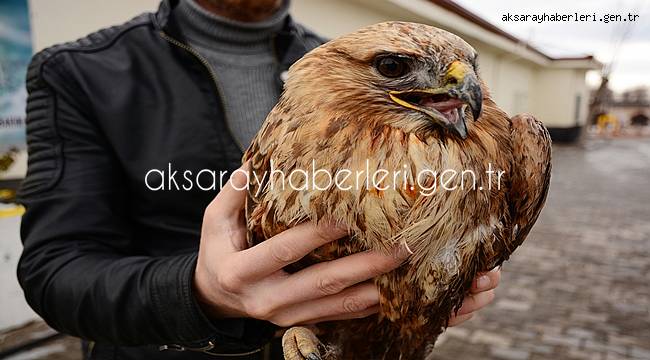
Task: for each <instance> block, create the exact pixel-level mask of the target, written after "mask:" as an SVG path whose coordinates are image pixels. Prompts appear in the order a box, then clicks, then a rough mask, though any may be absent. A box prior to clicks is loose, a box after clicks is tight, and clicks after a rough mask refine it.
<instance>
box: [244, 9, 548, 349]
mask: <svg viewBox="0 0 650 360" xmlns="http://www.w3.org/2000/svg"><path fill="white" fill-rule="evenodd" d="M550 159H551V146H550V138H549V135H548V132H547V131H546V129H545V128H544V126H543V125H542V124H541V123H540V122H539V121H537V120H535V119H534V118H533V117H532V116H530V115H517V116H515V117H512V118H510V117H509V116H508V115H506V113H505V112H504V111H502V110H501V109H499V107H498V106H497V105H496V104H495V103H494V101H493V100H492V98H491V97H490V94H489V91H488V89H487V86H486V85H485V84H484V83H483V82H482V81H481V78H480V76H479V74H478V70H477V53H476V51H475V50H474V49H473V48H472V47H471V46H470V45H469V44H467V43H466V42H465V41H463V40H462V39H460V38H459V37H457V36H455V35H453V34H451V33H449V32H446V31H443V30H440V29H437V28H434V27H431V26H427V25H422V24H414V23H405V22H386V23H380V24H376V25H372V26H369V27H366V28H363V29H361V30H359V31H356V32H354V33H351V34H349V35H346V36H343V37H341V38H338V39H335V40H333V41H330V42H328V43H326V44H324V45H322V46H320V47H319V48H316V49H314V50H313V51H312V52H310V53H308V54H307V55H305V56H304V57H303V58H302V59H301V60H300V61H298V62H297V63H296V64H294V65H293V66H292V67H291V69H290V70H289V75H288V78H287V81H286V83H285V90H284V92H283V94H282V96H281V99H280V101H279V103H278V104H277V106H276V107H275V108H274V109H273V110H272V111H271V113H270V114H269V116H268V118H267V119H266V122H265V123H264V125H263V126H262V129H261V130H260V132H259V133H258V135H257V136H256V138H255V139H254V140H253V142H252V144H251V146H250V147H249V149H248V150H247V152H246V153H245V155H244V160H245V161H250V164H251V165H250V166H251V172H252V173H254V174H251V177H250V178H251V179H252V178H253V175H255V177H256V178H258V179H262V181H252V180H251V181H250V184H249V185H250V186H249V196H248V200H247V204H246V216H247V222H248V240H249V243H250V244H251V245H254V244H257V243H259V242H261V241H264V240H265V239H268V238H269V237H271V236H273V235H275V234H277V233H279V232H281V231H283V230H286V229H287V228H289V227H292V226H295V225H296V224H299V223H302V222H305V221H316V222H318V221H331V220H334V221H336V222H338V223H341V224H343V225H345V226H347V227H348V228H349V229H350V233H349V236H348V237H346V238H344V239H341V240H339V241H338V242H335V243H332V244H330V245H328V246H326V247H324V248H321V249H317V250H316V251H314V252H313V253H312V254H310V255H308V256H307V257H305V258H303V259H302V260H301V261H300V262H299V263H297V264H294V265H295V266H292V267H291V268H287V269H286V270H287V271H299V270H300V269H301V268H303V267H305V266H308V265H310V264H313V263H316V262H320V261H328V260H333V259H336V258H339V257H342V256H346V255H349V254H352V253H356V252H360V251H366V250H376V251H383V252H386V253H389V252H390V251H391V249H394V248H395V247H396V246H399V245H403V246H405V247H406V248H407V249H408V250H409V251H411V252H412V254H411V256H410V257H409V259H408V260H407V262H406V263H405V264H404V265H402V266H401V267H400V268H398V269H397V270H395V271H393V272H390V273H388V274H384V275H382V276H380V277H378V278H376V279H375V283H376V285H377V286H378V288H379V290H380V311H379V313H378V314H376V315H373V316H370V317H367V318H364V319H356V320H347V321H339V322H332V323H324V324H319V325H318V338H316V336H315V335H314V333H312V332H311V331H310V330H307V329H305V328H292V329H289V330H288V331H287V332H286V333H285V335H284V338H283V348H284V352H285V357H286V358H287V359H289V360H302V359H318V358H328V359H423V358H425V356H426V355H427V353H428V352H429V351H430V350H431V348H432V346H433V344H434V342H435V340H436V338H437V336H438V335H439V334H440V333H442V331H444V329H445V327H446V326H447V324H448V321H449V317H450V316H451V314H452V313H453V311H457V310H458V309H459V307H460V305H461V303H462V300H463V298H464V296H465V294H466V293H467V291H468V290H469V288H470V287H471V283H472V279H473V278H474V277H475V275H476V274H477V272H481V271H487V270H489V269H491V268H493V267H494V266H496V265H499V264H501V263H502V262H503V261H505V260H507V259H508V257H509V256H510V254H511V253H512V252H513V251H514V250H515V249H516V248H517V247H518V246H519V245H520V244H521V243H522V242H523V241H524V239H525V238H526V236H527V235H528V233H529V231H530V229H531V227H532V226H533V224H534V223H535V221H536V220H537V217H538V215H539V212H540V211H541V209H542V207H543V204H544V201H545V198H546V194H547V190H548V186H549V180H550V168H551V165H550ZM313 165H315V167H316V168H318V169H325V170H328V171H329V172H330V173H331V174H333V173H336V172H337V170H339V169H348V170H351V171H353V172H355V171H362V170H364V169H370V170H371V171H372V170H376V169H387V170H393V169H404V168H408V169H409V170H410V173H411V174H423V173H424V174H427V175H425V176H423V177H421V178H420V179H416V178H415V176H410V177H403V178H402V177H400V178H399V179H396V181H397V184H396V185H394V186H392V187H382V188H381V189H378V188H368V187H367V186H365V185H364V186H360V187H354V186H349V187H347V186H337V187H334V188H329V189H328V190H326V191H322V190H319V188H318V187H317V186H311V187H305V188H303V189H299V190H296V187H292V188H290V187H287V186H284V187H283V186H282V184H281V183H280V182H281V181H283V179H281V178H279V177H275V178H274V177H269V176H266V177H264V174H265V173H268V172H269V171H270V170H271V168H272V167H275V169H276V170H279V171H281V172H283V173H284V174H289V173H291V172H292V171H293V170H295V169H312V166H313ZM426 169H454V170H455V171H457V173H458V174H460V173H461V172H463V171H466V170H471V171H472V172H473V173H474V174H485V173H486V172H488V171H490V170H491V169H499V170H500V171H501V172H502V174H503V176H502V177H500V178H499V179H497V177H496V176H495V177H492V178H491V179H490V180H489V181H488V184H484V185H483V187H482V188H480V189H477V188H476V187H468V186H465V187H463V188H461V187H460V186H457V187H456V188H454V190H453V191H435V192H434V193H433V194H428V195H424V194H423V192H422V191H419V190H421V188H422V187H423V186H425V185H427V184H431V183H432V182H433V181H435V179H434V177H433V176H432V175H431V173H430V172H426V171H423V170H426ZM362 172H363V171H362ZM369 174H370V173H367V174H366V175H367V176H370V175H369ZM284 180H285V181H286V179H284ZM321 180H323V179H322V178H320V177H316V178H315V182H319V181H321ZM416 180H419V181H416ZM461 181H463V179H461V178H460V177H456V178H454V180H453V181H451V184H454V185H462V184H461ZM361 183H362V184H366V182H364V181H362V182H361ZM344 184H348V183H347V182H344ZM314 185H315V184H314ZM448 185H449V184H448ZM319 342H320V343H321V344H322V345H324V346H319V345H318V344H319Z"/></svg>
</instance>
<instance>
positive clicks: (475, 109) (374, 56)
mask: <svg viewBox="0 0 650 360" xmlns="http://www.w3.org/2000/svg"><path fill="white" fill-rule="evenodd" d="M476 60H477V55H476V51H475V50H474V49H473V48H472V47H471V46H470V45H469V44H467V43H466V42H465V41H463V40H462V39H461V38H459V37H458V36H456V35H454V34H451V33H449V32H447V31H444V30H441V29H438V28H435V27H432V26H428V25H423V24H415V23H405V22H385V23H380V24H376V25H371V26H369V27H366V28H363V29H361V30H359V31H356V32H354V33H351V34H349V35H346V36H343V37H340V38H338V39H335V40H332V41H330V42H329V43H327V44H325V45H323V46H321V47H319V48H317V49H315V50H314V51H312V52H311V53H309V54H308V55H306V56H305V57H304V58H303V59H302V60H301V61H299V62H298V63H296V64H295V65H294V66H293V67H292V69H291V71H290V74H289V79H288V81H287V91H288V92H291V94H290V95H291V96H293V97H294V98H295V100H296V101H298V102H300V103H301V104H302V105H303V106H304V105H307V106H308V107H310V108H311V111H319V109H327V111H334V112H337V111H340V112H341V114H339V115H336V114H332V115H335V116H340V115H343V114H347V115H348V116H355V117H356V118H357V119H359V121H374V122H375V125H389V126H392V127H397V128H401V129H402V130H403V131H405V132H407V133H410V132H421V131H424V132H427V131H429V132H430V131H434V129H438V130H439V129H446V130H447V133H449V134H453V136H457V137H459V138H461V139H465V138H466V137H467V136H468V123H469V121H468V119H469V117H470V116H471V118H472V121H477V120H478V119H479V117H480V115H481V107H482V103H483V93H484V91H483V90H482V85H481V82H480V80H479V78H478V75H477V69H476Z"/></svg>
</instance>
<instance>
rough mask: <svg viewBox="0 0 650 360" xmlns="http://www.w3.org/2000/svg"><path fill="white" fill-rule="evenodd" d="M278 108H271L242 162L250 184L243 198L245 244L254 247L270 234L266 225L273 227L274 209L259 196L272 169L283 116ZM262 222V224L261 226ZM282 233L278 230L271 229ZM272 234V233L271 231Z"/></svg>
mask: <svg viewBox="0 0 650 360" xmlns="http://www.w3.org/2000/svg"><path fill="white" fill-rule="evenodd" d="M279 113H281V111H280V110H278V109H274V110H273V111H272V112H271V113H270V114H269V116H268V117H267V119H266V121H265V122H264V124H263V125H262V128H261V129H260V131H259V132H258V134H257V136H255V138H254V139H253V141H252V142H251V145H250V146H249V147H248V150H246V152H245V153H244V156H243V160H242V162H244V163H245V162H249V183H248V196H247V198H246V220H247V229H248V235H247V239H248V245H249V246H253V245H256V244H259V243H260V242H262V241H264V240H265V239H266V238H267V237H269V235H271V234H266V235H265V233H264V230H267V229H265V228H266V227H269V226H271V227H272V226H275V225H274V224H275V221H273V219H270V218H269V217H273V215H274V212H273V211H272V209H271V205H270V204H264V203H263V202H262V199H263V198H264V194H265V192H266V191H267V187H268V184H269V178H270V177H269V175H268V174H269V172H270V171H271V155H272V154H273V151H274V149H275V148H276V147H277V144H278V139H280V138H281V136H279V135H280V134H278V132H282V130H281V129H280V128H281V126H280V125H281V123H282V118H283V117H282V116H279ZM262 224H264V225H265V226H263V225H262ZM273 232H274V233H279V232H281V230H280V229H277V230H276V231H273ZM273 235H274V234H273Z"/></svg>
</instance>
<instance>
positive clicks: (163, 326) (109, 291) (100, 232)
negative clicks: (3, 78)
mask: <svg viewBox="0 0 650 360" xmlns="http://www.w3.org/2000/svg"><path fill="white" fill-rule="evenodd" d="M63 57H64V56H63V55H53V56H50V57H48V58H47V60H46V61H41V60H39V56H38V55H37V56H36V57H35V58H34V60H33V61H32V65H31V66H30V69H29V73H28V79H27V80H28V81H27V88H28V92H29V97H28V104H27V141H28V150H29V164H28V172H27V176H26V178H25V180H24V182H23V185H22V187H21V190H20V192H19V199H20V202H21V203H22V204H23V205H24V206H25V207H26V213H25V215H24V217H23V221H22V226H21V237H22V241H23V244H24V250H23V253H22V256H21V259H20V262H19V265H18V279H19V282H20V284H21V286H22V288H23V290H24V292H25V296H26V299H27V301H28V303H29V304H30V306H31V307H32V308H33V309H34V310H35V311H36V312H37V313H38V314H39V315H41V316H42V317H43V319H45V320H46V322H47V323H48V324H50V326H52V327H53V328H55V329H57V330H59V331H61V332H64V333H68V334H72V335H75V336H79V337H82V338H85V339H89V340H94V341H99V342H105V343H111V344H119V345H145V344H180V345H183V346H186V347H202V346H205V345H206V343H207V342H208V341H213V342H214V341H217V342H219V341H221V340H223V341H224V342H230V341H233V339H236V338H238V337H239V338H240V337H241V336H243V334H242V332H243V331H244V330H243V319H233V320H223V321H218V322H213V321H210V320H209V319H208V318H207V317H206V316H205V315H204V314H203V313H202V311H201V309H200V307H199V306H198V304H197V302H196V300H195V298H194V295H193V293H192V283H193V276H194V268H195V264H196V257H197V254H196V253H188V254H184V255H177V256H166V257H150V256H134V255H133V254H138V252H137V250H136V248H135V247H134V242H133V241H132V240H133V239H132V236H133V234H132V233H131V230H130V229H131V228H130V224H129V219H128V217H127V216H126V215H125V214H128V213H129V206H128V201H127V200H128V199H127V196H128V193H127V188H126V185H125V183H124V181H123V176H122V173H121V169H120V165H119V163H118V162H117V161H116V159H115V156H114V154H113V153H112V151H111V147H110V146H109V144H108V143H107V139H106V138H105V137H103V136H102V132H101V130H100V128H99V126H97V124H95V123H93V120H92V119H93V115H92V108H91V107H90V106H88V105H87V104H88V102H87V99H86V98H85V97H84V96H85V95H84V92H83V91H82V90H81V89H79V88H78V87H76V86H75V81H74V76H73V75H72V74H73V72H71V71H67V70H65V66H63V63H64V61H62V60H61V59H62V58H63ZM107 86H109V85H108V84H107Z"/></svg>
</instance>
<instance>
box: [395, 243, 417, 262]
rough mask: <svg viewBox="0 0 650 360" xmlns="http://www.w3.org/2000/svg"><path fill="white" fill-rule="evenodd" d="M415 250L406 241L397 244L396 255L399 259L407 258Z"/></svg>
mask: <svg viewBox="0 0 650 360" xmlns="http://www.w3.org/2000/svg"><path fill="white" fill-rule="evenodd" d="M412 254H413V252H412V251H411V249H409V247H408V246H406V243H402V244H400V245H398V246H397V251H395V257H396V258H397V259H399V260H406V259H407V258H408V257H409V256H410V255H412Z"/></svg>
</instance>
